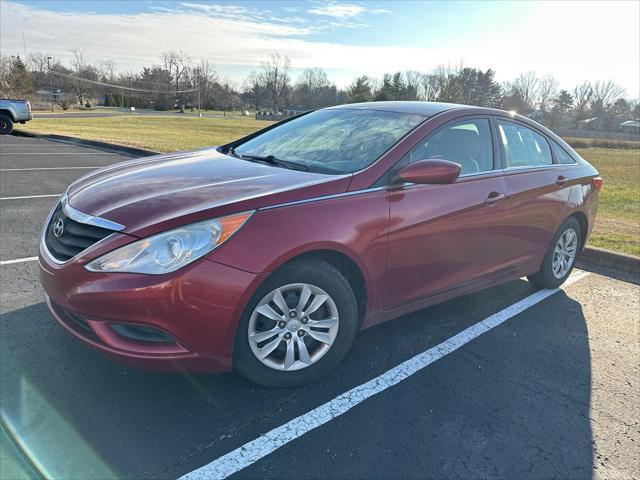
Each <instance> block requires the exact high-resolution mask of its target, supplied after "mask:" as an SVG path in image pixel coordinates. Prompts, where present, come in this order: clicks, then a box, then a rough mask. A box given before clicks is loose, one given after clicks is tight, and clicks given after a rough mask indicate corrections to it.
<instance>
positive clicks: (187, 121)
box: [16, 115, 270, 152]
mask: <svg viewBox="0 0 640 480" xmlns="http://www.w3.org/2000/svg"><path fill="white" fill-rule="evenodd" d="M269 124H270V122H266V121H262V120H255V119H254V118H253V117H242V116H239V115H235V116H227V117H221V118H208V117H202V118H198V117H193V116H184V117H183V116H176V115H171V116H168V115H167V116H164V115H153V116H144V115H141V116H139V117H138V116H117V117H98V118H65V119H64V120H61V119H55V118H34V119H33V120H32V121H30V122H27V123H26V124H24V125H17V126H16V128H17V129H19V130H23V131H27V132H37V133H53V134H58V135H71V136H73V137H78V138H83V139H88V140H101V141H104V142H110V143H116V144H119V145H127V146H132V147H139V148H146V149H148V150H155V151H157V152H174V151H176V150H189V149H195V148H203V147H208V146H211V145H220V144H222V143H226V142H228V141H229V140H232V139H234V138H239V137H242V136H244V135H247V134H249V133H251V132H254V131H255V130H258V129H260V128H264V127H266V126H267V125H269Z"/></svg>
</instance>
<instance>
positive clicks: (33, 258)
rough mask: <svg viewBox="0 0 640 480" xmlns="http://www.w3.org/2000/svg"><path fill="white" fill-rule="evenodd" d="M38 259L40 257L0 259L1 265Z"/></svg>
mask: <svg viewBox="0 0 640 480" xmlns="http://www.w3.org/2000/svg"><path fill="white" fill-rule="evenodd" d="M36 260H38V257H25V258H16V259H15V260H0V266H1V265H11V264H12V263H23V262H34V261H36Z"/></svg>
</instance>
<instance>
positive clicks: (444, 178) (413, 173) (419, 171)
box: [397, 158, 460, 184]
mask: <svg viewBox="0 0 640 480" xmlns="http://www.w3.org/2000/svg"><path fill="white" fill-rule="evenodd" d="M397 176H398V177H399V178H400V179H402V180H404V181H405V182H411V183H424V184H443V183H453V182H455V181H456V179H457V178H458V177H459V176H460V165H458V164H457V163H455V162H450V161H448V160H441V159H438V158H432V159H427V160H418V161H417V162H413V163H410V164H409V165H407V166H406V167H402V168H401V169H400V171H399V172H398V174H397Z"/></svg>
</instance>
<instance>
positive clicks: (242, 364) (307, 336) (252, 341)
mask: <svg viewBox="0 0 640 480" xmlns="http://www.w3.org/2000/svg"><path fill="white" fill-rule="evenodd" d="M357 329H358V306H357V302H356V298H355V295H354V293H353V290H352V288H351V286H350V285H349V282H348V281H347V280H346V279H345V278H344V276H343V275H342V273H341V272H340V271H339V270H338V269H336V268H335V267H334V266H333V265H330V264H328V263H326V262H324V261H322V260H319V259H307V260H303V261H296V262H293V263H291V264H288V265H285V266H284V267H283V268H282V269H280V270H278V271H277V272H275V273H274V274H273V275H272V276H270V277H269V278H268V279H267V280H266V281H265V283H264V284H263V285H261V287H260V288H259V289H258V291H257V292H256V293H255V295H254V296H253V298H252V299H251V301H250V302H249V304H248V305H247V308H246V310H245V312H244V314H243V316H242V319H241V320H240V323H239V325H238V330H237V333H236V339H235V345H234V367H235V369H236V371H237V372H238V373H240V374H241V375H242V376H244V377H246V378H247V379H249V380H251V381H253V382H255V383H258V384H261V385H265V386H269V387H291V386H297V385H303V384H305V383H309V382H312V381H314V380H317V379H318V378H320V377H322V376H324V375H326V374H327V373H329V372H330V371H331V370H333V369H334V368H335V367H336V366H337V365H338V363H339V362H340V361H341V360H342V358H343V357H344V356H345V354H346V353H347V351H348V350H349V347H350V346H351V343H352V342H353V339H354V337H355V334H356V331H357Z"/></svg>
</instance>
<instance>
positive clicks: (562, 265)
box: [552, 228, 578, 279]
mask: <svg viewBox="0 0 640 480" xmlns="http://www.w3.org/2000/svg"><path fill="white" fill-rule="evenodd" d="M577 252H578V234H577V233H576V231H575V230H574V229H573V228H567V229H566V230H565V231H564V232H563V233H562V235H561V236H560V238H559V239H558V243H556V247H555V249H554V250H553V261H552V272H553V276H554V277H556V278H558V279H560V278H563V277H564V276H565V275H566V274H567V272H569V270H571V266H572V265H573V262H574V261H575V258H576V253H577Z"/></svg>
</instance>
